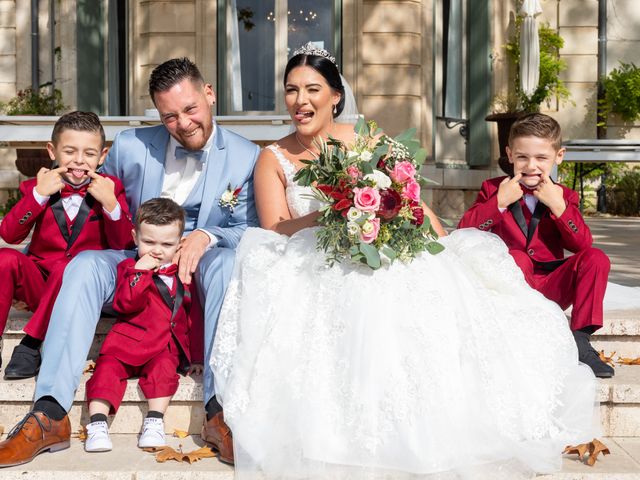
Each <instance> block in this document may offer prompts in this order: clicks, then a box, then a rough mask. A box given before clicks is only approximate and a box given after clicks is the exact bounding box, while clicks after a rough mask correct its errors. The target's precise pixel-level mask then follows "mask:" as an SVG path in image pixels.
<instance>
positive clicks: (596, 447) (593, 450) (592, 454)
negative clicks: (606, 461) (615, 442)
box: [587, 438, 611, 467]
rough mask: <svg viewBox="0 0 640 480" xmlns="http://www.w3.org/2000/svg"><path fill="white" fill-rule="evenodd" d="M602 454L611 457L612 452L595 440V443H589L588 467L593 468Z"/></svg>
mask: <svg viewBox="0 0 640 480" xmlns="http://www.w3.org/2000/svg"><path fill="white" fill-rule="evenodd" d="M600 453H602V455H609V454H610V453H611V452H610V451H609V448H608V447H607V446H606V445H605V444H604V443H602V442H601V441H600V440H598V439H597V438H594V439H593V441H592V442H591V443H589V459H588V460H587V465H589V466H590V467H593V465H594V464H595V463H596V460H597V459H598V454H600Z"/></svg>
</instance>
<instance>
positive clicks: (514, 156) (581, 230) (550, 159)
mask: <svg viewBox="0 0 640 480" xmlns="http://www.w3.org/2000/svg"><path fill="white" fill-rule="evenodd" d="M507 154H508V156H509V162H510V163H511V164H512V165H513V170H514V175H513V177H498V178H492V179H489V180H486V181H485V182H484V183H483V184H482V188H481V190H480V193H479V194H478V197H477V198H476V201H475V203H474V204H473V206H472V207H471V208H470V209H469V210H468V211H467V212H466V213H465V214H464V215H463V217H462V219H461V220H460V224H459V225H458V227H459V228H466V227H476V228H479V229H481V230H489V231H491V232H493V233H495V234H496V235H498V236H499V237H501V238H502V239H503V240H504V242H505V243H506V244H507V247H508V248H509V253H510V254H511V255H512V256H513V258H514V259H515V261H516V263H517V264H518V266H519V267H520V268H521V269H522V271H523V272H524V276H525V279H526V281H527V283H529V285H531V287H533V288H535V289H536V290H538V291H539V292H541V293H542V294H543V295H544V296H545V297H547V298H548V299H550V300H553V301H554V302H556V303H557V304H558V305H560V307H561V308H563V309H566V308H567V307H569V305H571V304H573V311H572V313H571V325H570V326H571V330H572V331H573V336H574V338H575V340H576V344H577V346H578V356H579V359H580V361H581V362H583V363H586V364H587V365H589V366H590V367H591V369H592V370H593V372H594V373H595V375H596V376H597V377H605V378H606V377H612V376H613V375H614V370H613V368H611V367H610V366H609V365H607V364H606V363H604V362H603V361H602V360H600V358H599V356H598V353H597V352H596V351H595V349H594V348H593V347H592V346H591V343H590V336H591V334H592V333H593V332H594V331H595V330H597V329H598V328H600V327H601V326H602V320H603V311H602V310H603V307H602V302H603V299H604V293H605V289H606V287H607V277H608V275H609V267H610V262H609V258H608V257H607V256H606V255H605V254H604V253H603V252H602V251H601V250H598V249H596V248H593V247H592V243H593V240H592V238H591V232H590V231H589V227H587V225H586V224H585V222H584V219H583V218H582V215H581V214H580V210H579V208H578V205H579V198H578V195H577V194H576V192H574V191H573V190H571V189H569V188H567V187H564V186H563V185H559V184H556V183H554V182H553V181H552V180H551V179H550V178H549V174H550V173H551V169H552V168H553V166H554V165H559V164H560V163H561V162H562V157H563V155H564V148H562V134H561V130H560V125H558V123H557V122H556V121H555V120H554V119H553V118H551V117H549V116H548V115H543V114H540V113H534V114H530V115H527V116H524V117H522V118H520V119H519V120H517V121H516V122H515V123H514V125H513V127H512V128H511V132H510V134H509V147H507ZM564 250H569V251H571V252H573V253H574V255H571V256H569V257H567V258H565V257H564ZM532 328H535V325H532Z"/></svg>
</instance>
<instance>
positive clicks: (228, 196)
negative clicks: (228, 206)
mask: <svg viewBox="0 0 640 480" xmlns="http://www.w3.org/2000/svg"><path fill="white" fill-rule="evenodd" d="M220 200H221V201H222V202H224V203H230V202H232V201H233V192H232V191H231V190H227V191H226V192H224V193H223V194H222V196H221V197H220Z"/></svg>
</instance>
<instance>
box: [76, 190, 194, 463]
mask: <svg viewBox="0 0 640 480" xmlns="http://www.w3.org/2000/svg"><path fill="white" fill-rule="evenodd" d="M184 222H185V219H184V210H183V209H182V207H180V206H179V205H178V204H177V203H175V202H174V201H173V200H170V199H168V198H155V199H153V200H149V201H147V202H145V203H143V204H142V205H141V206H140V208H139V209H138V212H137V215H136V225H137V227H136V229H135V230H134V231H133V232H132V233H133V238H134V240H135V243H136V245H137V246H138V258H129V259H127V260H124V261H123V262H121V263H120V264H119V265H118V271H117V279H116V290H115V296H114V299H113V308H114V310H116V311H117V312H118V313H119V314H120V316H119V318H118V321H117V322H116V323H115V325H114V326H113V328H112V329H111V331H110V332H109V334H108V335H107V338H106V339H105V341H104V344H103V345H102V349H101V350H100V356H99V357H98V360H97V362H96V368H95V371H94V373H93V376H92V377H91V379H90V380H89V381H88V382H87V400H88V401H89V414H90V415H91V423H89V424H88V425H87V440H86V442H85V450H86V451H87V452H104V451H109V450H111V448H112V444H111V440H110V439H109V431H108V427H107V415H108V414H110V413H111V414H115V413H116V411H117V410H118V407H119V406H120V402H121V401H122V397H123V395H124V392H125V389H126V387H127V379H129V378H131V377H133V376H139V377H140V380H139V381H138V384H139V386H140V389H141V390H142V392H143V393H144V395H145V397H146V398H147V400H148V402H149V412H148V413H147V416H146V418H145V420H144V424H143V427H142V434H141V435H140V439H139V440H138V446H139V447H140V448H145V447H160V446H163V445H166V441H165V436H164V423H163V417H164V412H165V411H166V409H167V407H168V406H169V401H170V400H171V397H172V396H173V395H174V394H175V393H176V390H177V389H178V374H177V370H178V367H179V366H180V364H183V365H188V364H189V363H190V353H189V329H190V322H189V309H190V306H191V297H190V295H189V290H188V289H185V287H184V286H183V284H182V282H180V279H179V278H178V275H177V266H176V265H174V264H172V263H171V262H172V260H173V258H174V257H175V255H176V252H177V251H178V249H179V247H180V239H181V237H182V233H183V231H184ZM201 371H202V366H201V365H193V366H192V367H191V368H190V369H189V373H193V372H196V373H201Z"/></svg>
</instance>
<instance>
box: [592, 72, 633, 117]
mask: <svg viewBox="0 0 640 480" xmlns="http://www.w3.org/2000/svg"><path fill="white" fill-rule="evenodd" d="M602 85H603V87H604V98H603V99H602V100H600V102H599V103H600V115H601V121H600V122H599V123H598V125H599V126H605V127H606V121H607V118H608V117H609V115H610V114H611V113H617V114H618V115H620V118H621V119H622V120H623V121H625V122H635V121H636V120H640V68H638V67H636V66H635V64H633V63H624V62H620V66H619V67H618V68H614V69H613V70H612V71H611V72H610V73H609V75H607V76H606V77H605V78H604V79H603V81H602Z"/></svg>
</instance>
